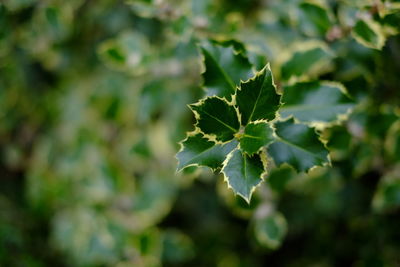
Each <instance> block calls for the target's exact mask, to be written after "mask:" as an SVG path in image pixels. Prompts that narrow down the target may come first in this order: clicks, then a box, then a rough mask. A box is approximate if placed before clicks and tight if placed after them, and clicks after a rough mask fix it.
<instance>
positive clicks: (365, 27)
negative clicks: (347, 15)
mask: <svg viewBox="0 0 400 267" xmlns="http://www.w3.org/2000/svg"><path fill="white" fill-rule="evenodd" d="M352 35H353V37H354V39H356V41H357V42H359V43H360V44H362V45H364V46H366V47H369V48H373V49H378V50H381V49H382V47H383V45H384V44H385V37H384V35H383V33H382V29H381V26H380V25H379V24H378V23H376V22H374V21H373V20H366V19H360V20H358V21H357V22H356V25H354V27H353V30H352Z"/></svg>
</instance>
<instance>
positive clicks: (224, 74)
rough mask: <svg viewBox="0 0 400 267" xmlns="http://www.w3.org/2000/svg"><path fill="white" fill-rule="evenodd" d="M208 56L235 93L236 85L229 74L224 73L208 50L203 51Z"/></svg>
mask: <svg viewBox="0 0 400 267" xmlns="http://www.w3.org/2000/svg"><path fill="white" fill-rule="evenodd" d="M203 50H204V51H205V52H206V53H207V54H208V56H209V57H210V58H211V59H212V61H213V62H214V64H215V66H217V68H218V70H219V71H220V72H221V74H222V76H223V77H224V78H225V80H226V82H228V84H229V86H230V87H231V89H232V90H233V91H235V84H234V83H233V81H232V80H231V79H230V78H229V76H228V74H227V73H226V72H225V71H224V69H223V68H221V66H220V65H219V64H218V62H217V60H216V59H215V58H214V57H213V56H212V55H211V54H210V53H209V52H208V50H207V49H203Z"/></svg>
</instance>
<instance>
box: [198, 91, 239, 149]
mask: <svg viewBox="0 0 400 267" xmlns="http://www.w3.org/2000/svg"><path fill="white" fill-rule="evenodd" d="M190 108H191V109H192V111H193V113H194V114H195V116H196V119H197V124H196V126H197V127H198V128H199V129H200V130H201V131H202V132H203V133H204V134H206V135H212V136H215V138H216V140H217V141H222V142H225V141H229V140H231V139H233V137H234V134H235V133H237V131H238V130H239V127H240V124H239V120H238V117H237V113H236V110H235V108H234V107H233V106H231V105H229V104H228V102H226V100H224V99H221V98H219V97H216V96H214V97H208V98H205V99H203V100H200V102H198V103H196V104H191V105H190Z"/></svg>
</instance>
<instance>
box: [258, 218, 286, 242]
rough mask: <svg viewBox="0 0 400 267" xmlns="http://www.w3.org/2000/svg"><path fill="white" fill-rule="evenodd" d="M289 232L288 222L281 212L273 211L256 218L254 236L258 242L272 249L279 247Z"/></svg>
mask: <svg viewBox="0 0 400 267" xmlns="http://www.w3.org/2000/svg"><path fill="white" fill-rule="evenodd" d="M286 233H287V222H286V219H285V217H284V216H283V215H282V214H281V213H279V212H272V213H271V214H268V215H267V216H265V217H263V218H260V219H258V218H257V219H256V220H255V223H254V236H255V238H256V240H257V241H258V243H259V244H260V245H262V246H264V247H267V248H270V249H277V248H279V246H280V245H281V244H282V241H283V240H284V238H285V236H286Z"/></svg>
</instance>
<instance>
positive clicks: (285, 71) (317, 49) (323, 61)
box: [281, 43, 332, 80]
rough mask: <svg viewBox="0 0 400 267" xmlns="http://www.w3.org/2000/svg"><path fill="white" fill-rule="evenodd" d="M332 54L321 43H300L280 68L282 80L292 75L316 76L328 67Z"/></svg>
mask: <svg viewBox="0 0 400 267" xmlns="http://www.w3.org/2000/svg"><path fill="white" fill-rule="evenodd" d="M331 59H332V54H331V52H330V51H329V50H328V48H327V47H326V46H325V45H324V44H322V43H311V44H307V43H305V44H301V46H299V50H296V49H295V51H294V53H293V56H292V57H291V58H289V59H288V60H287V61H286V62H285V63H284V64H283V65H282V69H281V75H282V79H283V80H289V79H290V78H291V77H292V76H294V77H303V76H317V75H318V74H321V73H323V72H325V71H326V70H327V69H329V66H330V62H331Z"/></svg>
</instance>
